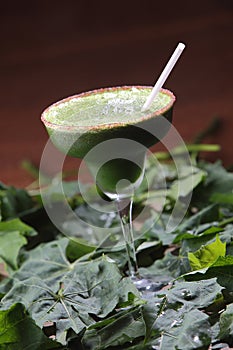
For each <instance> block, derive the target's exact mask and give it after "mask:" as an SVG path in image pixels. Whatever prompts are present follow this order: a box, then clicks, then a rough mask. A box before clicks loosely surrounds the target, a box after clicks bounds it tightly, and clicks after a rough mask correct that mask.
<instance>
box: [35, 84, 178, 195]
mask: <svg viewBox="0 0 233 350" xmlns="http://www.w3.org/2000/svg"><path fill="white" fill-rule="evenodd" d="M150 92H151V88H150V87H145V86H133V87H132V86H124V87H114V88H105V89H99V90H93V91H89V92H86V93H82V94H79V95H74V96H71V97H68V98H66V99H64V100H61V101H59V102H57V103H55V104H53V105H52V106H50V107H48V108H47V109H46V110H45V111H44V113H43V114H42V121H43V122H44V124H45V126H46V128H47V130H48V133H49V135H50V138H51V140H52V142H53V143H54V145H55V146H56V147H57V148H58V149H60V150H61V151H63V152H64V153H66V154H69V155H70V156H73V157H78V158H84V157H85V160H86V162H87V163H88V166H89V167H90V168H91V171H92V172H93V171H94V173H95V169H98V170H99V171H98V173H97V174H96V176H95V177H96V182H97V184H98V186H99V187H100V189H101V190H102V191H103V192H108V193H109V194H110V193H113V194H114V193H115V191H116V184H117V183H118V182H119V181H120V180H121V179H126V180H128V182H130V183H135V182H137V180H138V178H139V177H140V175H141V169H142V168H143V164H144V158H145V149H147V148H149V147H151V146H152V145H153V144H155V143H156V142H157V141H158V140H159V139H161V137H162V136H163V135H160V136H159V137H156V136H155V135H154V133H151V132H150V130H151V129H152V130H153V129H154V127H155V126H154V124H155V120H156V118H157V121H158V119H159V118H158V117H159V116H161V115H163V117H165V118H166V119H168V120H169V121H171V119H172V107H173V103H174V100H175V97H174V95H173V94H172V93H171V92H170V91H168V90H161V91H160V93H159V95H158V96H157V98H156V99H155V100H154V101H153V103H152V105H151V107H150V109H149V110H148V111H147V112H146V113H145V112H142V111H141V107H142V105H143V103H144V101H145V100H146V99H147V97H148V95H149V93H150ZM162 133H163V134H164V133H166V131H165V132H164V130H162ZM117 139H118V140H119V142H118V143H117ZM120 139H124V140H132V141H134V142H131V143H130V142H128V143H125V144H122V142H121V140H120ZM109 140H115V142H114V143H113V142H112V143H111V142H107V141H109ZM101 144H102V145H103V146H102V148H101V147H100V145H101ZM105 145H106V147H105ZM93 149H96V152H94V151H93ZM90 151H92V152H91V153H90V154H89V155H88V152H90ZM104 153H105V154H106V153H107V154H108V156H105V157H103V154H104ZM87 155H88V156H87ZM108 159H109V160H108Z"/></svg>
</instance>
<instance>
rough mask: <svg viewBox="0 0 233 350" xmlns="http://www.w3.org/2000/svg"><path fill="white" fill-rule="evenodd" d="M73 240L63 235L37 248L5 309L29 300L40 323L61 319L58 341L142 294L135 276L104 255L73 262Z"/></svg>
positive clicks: (6, 299)
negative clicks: (69, 248)
mask: <svg viewBox="0 0 233 350" xmlns="http://www.w3.org/2000/svg"><path fill="white" fill-rule="evenodd" d="M64 243H65V244H64ZM67 243H68V240H67V239H62V240H61V242H59V241H57V242H50V243H47V244H44V245H43V248H42V247H41V246H40V247H38V248H36V249H34V254H33V255H30V257H29V259H28V260H26V261H25V263H24V264H22V266H21V268H20V269H19V271H18V272H17V273H16V274H15V279H14V280H15V282H14V284H13V287H12V288H11V289H10V291H9V292H8V293H7V294H6V295H5V296H4V297H3V298H2V305H3V306H2V307H3V308H8V307H9V306H10V305H11V304H12V303H14V302H20V303H23V304H24V305H25V307H26V308H27V310H28V311H29V312H30V314H31V316H32V318H33V319H34V320H35V321H36V323H37V324H38V325H39V326H40V327H42V326H43V324H44V323H45V322H48V321H50V322H55V323H56V327H57V336H58V339H61V338H62V334H63V333H64V332H66V331H67V330H68V329H69V328H72V329H73V330H74V332H76V333H79V332H81V331H82V330H83V329H84V328H85V327H87V326H89V325H91V324H92V323H94V318H93V317H92V316H91V315H96V316H98V317H99V318H104V317H106V316H107V315H108V314H109V313H111V312H113V311H114V309H115V308H116V307H117V305H119V306H120V305H121V304H122V305H124V306H132V305H134V304H135V300H137V298H138V297H139V293H138V291H137V289H136V287H135V286H134V285H133V283H132V282H131V281H130V279H128V278H124V279H122V276H121V274H120V272H119V270H118V267H117V266H116V265H115V264H113V263H110V262H108V261H107V260H106V259H104V258H101V259H100V260H96V261H90V262H85V263H78V262H76V263H74V264H70V263H69V262H68V260H67V258H66V257H65V255H64V251H65V249H66V246H67ZM30 267H31V268H30ZM32 271H33V272H32Z"/></svg>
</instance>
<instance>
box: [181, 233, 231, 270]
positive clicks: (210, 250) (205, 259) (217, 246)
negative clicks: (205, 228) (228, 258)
mask: <svg viewBox="0 0 233 350" xmlns="http://www.w3.org/2000/svg"><path fill="white" fill-rule="evenodd" d="M225 254H226V243H222V242H221V240H220V238H219V236H218V235H217V236H216V240H215V242H213V243H210V244H207V245H205V246H202V247H201V248H200V249H198V250H197V251H196V252H194V253H191V252H190V253H188V258H189V262H190V265H191V267H192V270H201V269H202V268H205V267H209V266H211V265H212V264H213V263H214V262H215V261H216V260H217V259H218V258H219V257H220V256H225Z"/></svg>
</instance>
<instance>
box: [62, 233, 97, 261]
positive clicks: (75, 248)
mask: <svg viewBox="0 0 233 350" xmlns="http://www.w3.org/2000/svg"><path fill="white" fill-rule="evenodd" d="M95 249H96V247H95V246H93V245H90V244H87V242H85V241H84V240H82V239H78V238H72V239H70V240H69V243H68V245H67V248H66V255H67V257H68V259H69V260H70V261H75V260H77V259H79V258H81V257H83V256H85V255H87V254H89V253H92V252H93V251H94V250H95Z"/></svg>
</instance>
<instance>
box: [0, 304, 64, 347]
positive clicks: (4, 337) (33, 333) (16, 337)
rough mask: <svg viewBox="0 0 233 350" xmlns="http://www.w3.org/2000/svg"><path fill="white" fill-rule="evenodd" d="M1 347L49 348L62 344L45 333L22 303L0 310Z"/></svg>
mask: <svg viewBox="0 0 233 350" xmlns="http://www.w3.org/2000/svg"><path fill="white" fill-rule="evenodd" d="M0 348H1V349H3V350H15V349H17V350H25V349H27V350H35V349H36V350H47V349H58V348H60V349H61V344H59V343H57V342H56V341H52V340H50V339H49V338H47V337H46V336H45V335H44V333H43V332H42V330H41V329H40V328H39V327H38V326H36V324H35V322H34V321H33V320H32V319H31V318H30V317H29V316H28V314H27V312H26V310H25V308H24V306H23V305H22V304H14V305H12V307H11V308H10V309H9V310H4V311H1V310H0Z"/></svg>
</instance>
